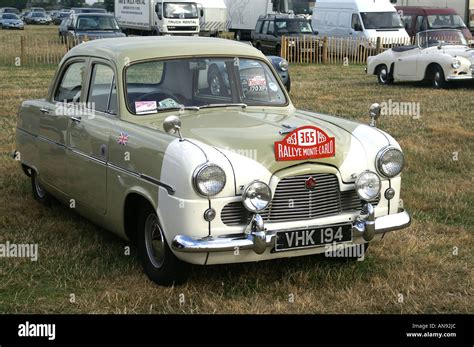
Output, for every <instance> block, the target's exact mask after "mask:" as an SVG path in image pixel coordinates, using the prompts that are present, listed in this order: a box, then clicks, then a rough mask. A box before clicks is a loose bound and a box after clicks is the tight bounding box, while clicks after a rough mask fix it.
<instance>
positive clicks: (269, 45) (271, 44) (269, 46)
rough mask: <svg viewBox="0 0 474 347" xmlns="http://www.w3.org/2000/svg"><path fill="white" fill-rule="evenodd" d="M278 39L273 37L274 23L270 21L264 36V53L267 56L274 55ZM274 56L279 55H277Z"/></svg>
mask: <svg viewBox="0 0 474 347" xmlns="http://www.w3.org/2000/svg"><path fill="white" fill-rule="evenodd" d="M277 41H278V38H277V37H276V36H275V21H274V20H270V21H269V22H268V29H267V33H266V35H265V45H264V46H265V52H267V54H276V46H277ZM276 55H280V54H279V53H278V54H276Z"/></svg>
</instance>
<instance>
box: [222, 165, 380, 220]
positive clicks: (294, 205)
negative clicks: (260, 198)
mask: <svg viewBox="0 0 474 347" xmlns="http://www.w3.org/2000/svg"><path fill="white" fill-rule="evenodd" d="M310 177H313V178H314V179H316V182H317V186H316V189H315V190H313V191H310V190H308V189H306V187H305V182H306V180H307V179H308V178H310ZM372 203H373V204H374V205H377V203H378V201H374V202H372ZM362 204H363V202H362V201H361V200H360V198H359V196H358V195H357V193H356V191H355V190H350V191H345V192H341V191H340V190H339V181H338V179H337V176H336V175H333V174H313V175H301V176H294V177H287V178H284V179H283V180H281V181H280V183H278V186H277V188H276V191H275V195H274V197H273V201H272V203H271V204H270V206H269V207H268V208H267V209H266V210H265V211H263V212H262V213H261V215H262V217H263V219H264V220H265V221H266V222H291V221H300V220H310V219H315V218H322V217H329V216H335V215H338V214H341V213H347V212H351V211H360V210H361V209H362ZM250 216H251V214H250V213H249V212H248V211H247V210H246V209H245V208H244V206H243V205H242V203H241V202H240V201H237V202H232V203H230V204H227V205H226V206H225V207H224V209H223V210H222V213H221V219H222V222H223V223H224V224H226V225H228V226H236V225H244V224H248V223H249V221H250Z"/></svg>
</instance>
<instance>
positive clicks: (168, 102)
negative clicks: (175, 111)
mask: <svg viewBox="0 0 474 347" xmlns="http://www.w3.org/2000/svg"><path fill="white" fill-rule="evenodd" d="M158 104H159V105H160V108H175V107H180V106H181V105H180V104H178V103H177V102H176V100H173V99H171V98H168V99H164V100H161V101H160V102H159V103H158Z"/></svg>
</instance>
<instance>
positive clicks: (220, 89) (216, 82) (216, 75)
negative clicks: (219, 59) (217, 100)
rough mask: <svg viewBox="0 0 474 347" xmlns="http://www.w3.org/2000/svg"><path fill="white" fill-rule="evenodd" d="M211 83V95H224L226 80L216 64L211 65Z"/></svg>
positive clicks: (209, 81) (209, 78)
mask: <svg viewBox="0 0 474 347" xmlns="http://www.w3.org/2000/svg"><path fill="white" fill-rule="evenodd" d="M207 82H208V84H209V89H210V91H211V95H214V96H224V95H225V93H224V91H225V86H224V81H223V80H222V76H221V73H220V71H219V68H218V67H217V66H215V65H213V66H211V68H210V69H209V76H208V80H207Z"/></svg>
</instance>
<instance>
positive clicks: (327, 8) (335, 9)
mask: <svg viewBox="0 0 474 347" xmlns="http://www.w3.org/2000/svg"><path fill="white" fill-rule="evenodd" d="M312 25H313V30H315V31H317V32H318V33H319V36H327V37H351V38H362V39H367V40H368V41H369V42H375V41H376V40H377V37H380V38H381V39H388V40H390V41H397V42H399V41H400V42H401V41H404V40H409V36H408V33H407V32H406V30H405V27H404V25H403V22H402V20H401V18H400V15H399V14H398V13H397V10H396V9H395V7H394V6H393V5H392V4H391V2H390V0H317V1H316V4H315V6H314V10H313V17H312Z"/></svg>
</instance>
